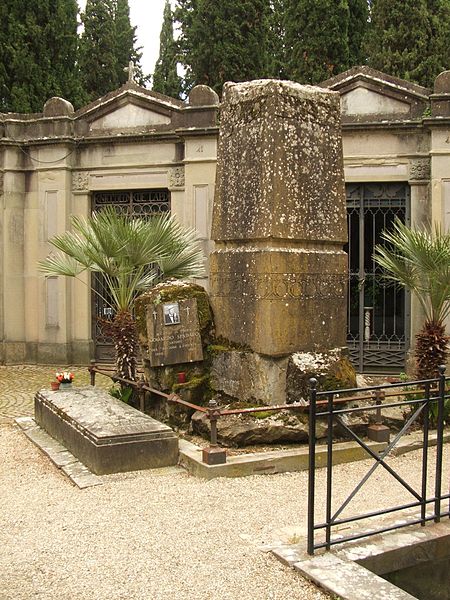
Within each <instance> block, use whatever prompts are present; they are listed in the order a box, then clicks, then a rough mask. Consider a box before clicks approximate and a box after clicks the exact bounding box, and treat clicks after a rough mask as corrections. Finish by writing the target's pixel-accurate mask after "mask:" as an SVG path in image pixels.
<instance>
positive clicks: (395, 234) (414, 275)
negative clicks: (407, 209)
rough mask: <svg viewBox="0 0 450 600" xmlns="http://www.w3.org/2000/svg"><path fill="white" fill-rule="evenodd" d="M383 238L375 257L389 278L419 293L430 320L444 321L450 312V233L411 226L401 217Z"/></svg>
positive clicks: (385, 232) (377, 246)
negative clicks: (401, 219)
mask: <svg viewBox="0 0 450 600" xmlns="http://www.w3.org/2000/svg"><path fill="white" fill-rule="evenodd" d="M382 238H383V240H384V242H385V243H384V244H377V245H376V246H375V254H374V259H375V261H376V262H377V263H378V264H379V265H380V266H381V267H382V268H383V269H385V270H386V272H387V273H386V278H387V279H388V280H391V281H397V282H399V283H400V284H401V285H403V286H404V287H406V288H408V289H409V290H411V292H412V293H413V294H415V296H416V298H417V300H418V301H419V303H420V305H421V306H422V309H423V311H424V314H425V319H426V320H427V321H430V322H433V323H442V322H443V321H444V320H445V319H446V317H447V316H448V315H450V232H443V231H441V230H440V229H439V227H435V228H434V230H432V229H431V228H429V227H426V228H423V229H411V228H410V227H408V226H407V225H405V224H404V223H402V222H401V221H398V220H397V221H396V222H395V223H394V227H393V229H392V231H384V232H383V234H382Z"/></svg>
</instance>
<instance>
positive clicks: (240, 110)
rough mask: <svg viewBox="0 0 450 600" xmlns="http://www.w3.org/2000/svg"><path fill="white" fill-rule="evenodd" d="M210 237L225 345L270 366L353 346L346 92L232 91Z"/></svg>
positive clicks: (259, 84)
mask: <svg viewBox="0 0 450 600" xmlns="http://www.w3.org/2000/svg"><path fill="white" fill-rule="evenodd" d="M212 237H213V239H214V240H215V242H216V250H215V252H213V254H212V255H211V262H210V273H211V303H212V306H213V310H214V315H215V323H216V333H217V335H218V336H220V337H222V338H224V339H226V340H229V341H231V342H232V343H235V344H239V345H241V346H243V347H244V348H250V349H251V350H253V351H254V352H257V353H259V354H263V355H267V356H284V355H288V354H291V353H293V352H297V351H313V350H327V349H331V348H336V347H341V346H343V345H345V330H346V277H347V257H346V255H345V253H344V252H343V244H344V243H345V242H346V240H347V230H346V203H345V190H344V177H343V159H342V145H341V134H340V105H339V95H338V94H337V93H335V92H330V91H328V90H323V89H320V88H314V87H311V86H301V85H299V84H295V83H292V82H286V81H275V80H264V81H254V82H249V83H242V84H227V85H226V86H225V91H224V99H223V110H222V116H221V125H220V134H219V150H218V165H217V183H216V195H215V199H214V212H213V226H212Z"/></svg>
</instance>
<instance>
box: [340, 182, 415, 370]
mask: <svg viewBox="0 0 450 600" xmlns="http://www.w3.org/2000/svg"><path fill="white" fill-rule="evenodd" d="M346 190H347V214H348V234H349V243H348V253H349V286H348V319H347V322H348V331H347V343H348V347H349V351H350V358H351V360H352V362H353V363H354V365H355V367H356V369H357V370H358V371H359V372H366V373H370V372H377V371H384V372H386V371H397V372H398V371H401V370H402V369H403V368H404V365H405V354H406V350H407V349H408V342H409V321H410V315H409V294H407V293H406V292H405V290H404V289H403V288H402V287H401V286H400V285H393V284H387V282H386V281H384V280H383V277H382V276H383V270H382V269H381V267H379V266H378V265H377V264H376V263H375V261H374V260H373V249H374V246H375V244H378V243H381V242H382V241H383V240H382V239H381V233H382V232H383V230H384V229H389V228H392V225H393V223H394V220H395V219H396V218H398V219H400V220H401V221H403V222H406V223H408V222H409V186H408V185H407V184H406V183H350V184H347V186H346Z"/></svg>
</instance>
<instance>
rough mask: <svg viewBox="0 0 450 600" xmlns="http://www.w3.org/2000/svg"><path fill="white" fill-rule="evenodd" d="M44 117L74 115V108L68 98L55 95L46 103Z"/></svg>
mask: <svg viewBox="0 0 450 600" xmlns="http://www.w3.org/2000/svg"><path fill="white" fill-rule="evenodd" d="M43 112H44V117H68V116H70V115H73V113H74V108H73V106H72V104H71V103H70V102H69V101H68V100H64V98H58V97H57V96H54V97H53V98H50V100H47V102H46V103H45V104H44V111H43Z"/></svg>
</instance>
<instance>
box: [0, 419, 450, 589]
mask: <svg viewBox="0 0 450 600" xmlns="http://www.w3.org/2000/svg"><path fill="white" fill-rule="evenodd" d="M448 450H449V448H448V447H446V461H447V462H446V469H447V471H446V472H448V467H449V460H448V454H449V452H448ZM392 460H394V461H395V463H396V468H398V469H400V471H401V472H402V473H404V474H406V475H407V476H408V479H409V481H411V482H412V483H414V484H416V482H417V473H418V470H419V460H418V453H411V454H408V455H405V456H403V457H400V458H396V459H392ZM369 464H370V463H368V462H367V461H365V462H360V463H355V464H351V465H341V466H339V467H337V468H336V474H335V483H336V487H337V488H339V489H340V490H341V493H340V495H341V496H343V494H344V488H345V487H346V486H347V489H348V483H349V482H350V481H357V478H358V477H360V476H361V475H362V474H364V473H365V472H366V471H367V469H368V465H369ZM444 480H445V481H447V478H446V477H445V478H444ZM306 481H307V474H306V473H305V472H303V473H292V474H280V475H265V476H254V477H247V478H242V479H216V480H213V481H210V482H206V481H203V480H199V479H195V478H193V477H190V476H189V475H187V474H186V473H184V472H183V471H181V470H178V469H177V468H175V469H173V468H172V469H162V470H160V471H153V472H152V471H140V472H135V473H128V474H121V475H110V476H107V477H105V482H106V483H105V485H103V486H99V487H93V488H88V489H86V490H79V489H78V488H76V487H74V486H73V485H72V484H70V483H69V481H68V480H67V479H66V478H65V477H64V476H63V475H62V474H61V473H59V472H58V470H57V469H56V468H55V467H53V465H52V464H51V463H50V462H49V461H48V459H46V458H45V457H44V456H43V455H42V454H41V453H40V451H39V450H38V449H36V448H35V447H34V446H33V445H32V444H31V442H29V441H28V440H27V439H26V438H25V436H24V435H23V434H22V433H21V432H20V431H19V430H17V429H16V428H15V427H12V426H11V425H3V426H2V427H0V507H1V511H0V532H1V533H0V538H1V549H0V582H1V584H0V599H1V600H30V599H42V600H53V599H55V600H56V599H58V600H82V599H89V600H103V599H105V600H106V599H108V600H121V599H123V600H125V599H126V600H140V599H145V600H159V599H163V598H164V599H165V600H166V599H167V598H173V599H175V600H206V599H214V600H218V599H220V600H269V599H280V600H281V599H283V600H290V599H296V600H312V599H317V600H319V599H325V598H327V597H328V596H326V595H325V594H324V593H323V592H321V591H320V590H319V589H318V588H316V587H315V586H313V585H312V584H310V583H308V582H307V581H305V580H303V579H302V578H301V576H300V575H299V574H297V573H295V572H294V571H293V570H290V569H289V568H287V567H284V566H282V565H281V564H280V563H278V562H277V560H276V559H275V558H274V557H273V556H272V555H271V554H269V553H267V552H264V551H263V550H262V549H261V545H263V544H268V543H271V542H273V541H275V540H277V539H278V540H279V539H282V538H283V537H284V538H285V539H289V536H291V538H292V540H295V537H296V535H297V533H298V534H302V533H304V531H305V529H304V526H305V517H306ZM391 481H392V480H391V479H388V478H387V476H385V475H384V474H383V473H382V472H381V471H380V470H378V471H377V473H376V475H375V477H374V480H373V482H372V484H371V486H369V488H368V489H367V490H366V491H365V492H364V495H361V496H360V495H358V500H357V502H356V506H355V508H357V509H358V508H359V510H361V509H362V508H364V509H367V508H368V506H369V505H370V504H371V501H374V502H375V503H376V502H377V501H379V500H380V498H381V497H382V498H383V502H384V503H386V502H389V501H392V500H393V499H397V500H398V498H399V487H398V486H397V485H396V484H392V483H391ZM319 485H323V473H322V472H320V475H319ZM382 490H383V491H382ZM403 497H404V496H403ZM293 532H294V534H293Z"/></svg>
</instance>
